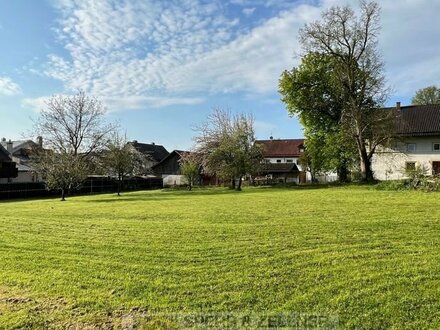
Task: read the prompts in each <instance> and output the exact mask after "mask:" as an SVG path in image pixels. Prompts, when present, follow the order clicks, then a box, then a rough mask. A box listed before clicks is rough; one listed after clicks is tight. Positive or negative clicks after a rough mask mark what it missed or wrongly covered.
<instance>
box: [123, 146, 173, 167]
mask: <svg viewBox="0 0 440 330" xmlns="http://www.w3.org/2000/svg"><path fill="white" fill-rule="evenodd" d="M129 144H131V145H132V146H133V147H134V148H135V149H136V150H137V151H139V152H141V153H143V154H144V155H149V156H151V158H153V160H154V161H156V162H160V161H161V160H163V159H164V158H165V157H166V156H168V155H169V152H168V151H167V150H166V149H165V147H164V146H162V145H160V144H155V143H139V142H137V141H133V142H129Z"/></svg>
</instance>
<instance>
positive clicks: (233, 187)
mask: <svg viewBox="0 0 440 330" xmlns="http://www.w3.org/2000/svg"><path fill="white" fill-rule="evenodd" d="M231 189H235V178H232V179H231Z"/></svg>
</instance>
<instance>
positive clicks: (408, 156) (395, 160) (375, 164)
mask: <svg viewBox="0 0 440 330" xmlns="http://www.w3.org/2000/svg"><path fill="white" fill-rule="evenodd" d="M434 143H440V136H436V137H419V138H407V139H405V140H404V141H402V142H398V143H397V144H396V146H395V147H394V148H393V149H387V150H379V151H377V152H376V154H375V155H374V156H373V159H372V169H373V172H374V176H375V178H376V179H378V180H399V179H403V178H405V167H406V163H407V162H415V163H416V166H417V167H421V168H423V169H424V170H426V172H427V174H431V173H432V162H440V151H434V150H433V144H434ZM408 144H415V151H407V145H408Z"/></svg>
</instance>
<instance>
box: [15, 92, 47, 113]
mask: <svg viewBox="0 0 440 330" xmlns="http://www.w3.org/2000/svg"><path fill="white" fill-rule="evenodd" d="M50 98H51V97H50V96H40V97H36V98H25V99H23V100H22V101H21V106H22V107H23V108H26V109H31V110H33V111H41V110H43V109H44V108H45V107H46V102H47V101H48V100H49V99H50Z"/></svg>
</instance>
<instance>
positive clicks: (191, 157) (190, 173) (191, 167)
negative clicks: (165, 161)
mask: <svg viewBox="0 0 440 330" xmlns="http://www.w3.org/2000/svg"><path fill="white" fill-rule="evenodd" d="M180 171H181V173H182V175H184V176H185V177H186V179H187V180H188V190H190V191H191V190H192V188H193V186H194V184H195V182H196V180H197V178H198V177H199V173H200V162H199V159H198V156H197V154H196V153H195V152H185V153H182V154H181V158H180Z"/></svg>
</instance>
